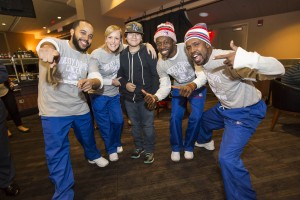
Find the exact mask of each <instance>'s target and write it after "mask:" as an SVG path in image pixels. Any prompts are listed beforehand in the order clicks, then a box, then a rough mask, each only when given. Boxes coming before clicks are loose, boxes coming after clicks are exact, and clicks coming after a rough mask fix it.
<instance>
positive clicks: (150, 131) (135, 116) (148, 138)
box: [124, 100, 155, 153]
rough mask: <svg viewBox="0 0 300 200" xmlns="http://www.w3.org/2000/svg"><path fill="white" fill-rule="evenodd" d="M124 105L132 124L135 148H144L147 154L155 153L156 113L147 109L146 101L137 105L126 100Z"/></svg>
mask: <svg viewBox="0 0 300 200" xmlns="http://www.w3.org/2000/svg"><path fill="white" fill-rule="evenodd" d="M124 103H125V107H126V110H127V114H128V117H129V119H130V120H131V123H132V126H131V133H132V136H133V140H134V145H135V148H137V149H142V148H143V149H145V152H146V153H153V152H154V144H155V129H154V111H153V110H152V111H150V110H148V109H147V108H146V105H145V101H144V100H143V101H140V102H135V103H134V102H130V101H127V100H125V101H124Z"/></svg>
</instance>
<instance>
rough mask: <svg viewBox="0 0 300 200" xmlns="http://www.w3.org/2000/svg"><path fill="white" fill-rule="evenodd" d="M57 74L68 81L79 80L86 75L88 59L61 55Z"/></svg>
mask: <svg viewBox="0 0 300 200" xmlns="http://www.w3.org/2000/svg"><path fill="white" fill-rule="evenodd" d="M59 64H60V67H59V69H58V70H59V72H60V74H57V76H60V79H62V80H66V81H78V80H80V79H82V78H85V77H86V74H87V69H88V64H87V61H86V60H82V59H81V60H79V59H74V58H69V57H61V59H60V62H59Z"/></svg>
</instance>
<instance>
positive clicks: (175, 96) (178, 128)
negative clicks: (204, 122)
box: [170, 87, 206, 152]
mask: <svg viewBox="0 0 300 200" xmlns="http://www.w3.org/2000/svg"><path fill="white" fill-rule="evenodd" d="M205 99H206V87H202V88H200V89H197V90H195V91H193V93H192V94H191V95H190V96H189V97H188V98H186V97H183V96H180V94H179V89H173V90H172V111H171V119H170V143H171V148H172V151H175V152H180V151H182V150H185V151H191V152H192V151H193V150H194V144H195V141H196V138H197V135H198V132H199V129H200V120H201V116H202V113H203V109H204V102H205ZM187 101H189V103H190V105H191V113H190V116H189V120H188V125H187V129H186V134H185V140H184V142H183V136H182V120H183V117H184V114H185V111H186V107H187Z"/></svg>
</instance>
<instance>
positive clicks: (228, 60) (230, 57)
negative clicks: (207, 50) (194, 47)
mask: <svg viewBox="0 0 300 200" xmlns="http://www.w3.org/2000/svg"><path fill="white" fill-rule="evenodd" d="M230 47H231V49H232V50H233V51H232V52H230V53H228V54H224V55H218V56H215V58H214V59H225V61H224V62H223V63H224V64H225V65H227V66H233V63H234V59H235V54H236V51H237V49H238V47H237V46H235V45H234V43H233V40H231V41H230Z"/></svg>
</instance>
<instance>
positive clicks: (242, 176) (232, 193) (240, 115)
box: [197, 100, 267, 200]
mask: <svg viewBox="0 0 300 200" xmlns="http://www.w3.org/2000/svg"><path fill="white" fill-rule="evenodd" d="M266 110H267V107H266V104H265V103H264V102H263V101H262V100H260V101H259V102H258V103H256V104H254V105H252V106H248V107H245V108H235V109H226V108H224V107H222V106H221V104H220V103H218V104H217V105H216V106H214V107H213V108H211V109H209V110H208V111H205V112H204V113H203V116H202V120H201V128H200V134H199V137H198V139H197V142H198V143H206V142H209V141H210V140H211V138H212V131H213V130H218V129H221V128H224V133H223V136H222V142H221V146H220V151H219V163H220V167H221V170H222V176H223V182H224V187H225V193H226V199H228V200H254V199H256V194H255V191H254V190H253V189H252V186H251V181H250V175H249V172H248V170H247V169H246V168H245V166H244V164H243V161H242V159H241V154H242V152H243V149H244V147H245V146H246V144H247V143H248V141H249V140H250V138H251V136H252V135H253V133H254V132H255V130H256V128H257V126H258V125H259V123H260V122H261V120H262V119H263V118H264V117H265V114H266Z"/></svg>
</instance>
